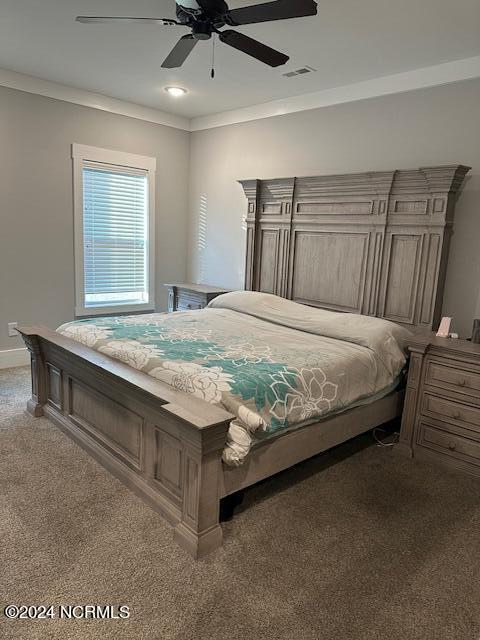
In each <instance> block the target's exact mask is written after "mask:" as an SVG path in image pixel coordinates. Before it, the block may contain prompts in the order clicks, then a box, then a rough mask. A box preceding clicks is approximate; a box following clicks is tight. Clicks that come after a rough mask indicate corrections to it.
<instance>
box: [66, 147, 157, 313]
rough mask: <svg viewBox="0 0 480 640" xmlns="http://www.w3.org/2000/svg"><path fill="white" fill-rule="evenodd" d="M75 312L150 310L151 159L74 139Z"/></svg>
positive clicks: (152, 302) (153, 162) (151, 275)
mask: <svg viewBox="0 0 480 640" xmlns="http://www.w3.org/2000/svg"><path fill="white" fill-rule="evenodd" d="M72 155H73V162H74V198H75V207H74V208H75V297H76V315H77V316H86V315H100V314H108V313H117V312H118V313H120V312H123V311H140V310H153V309H154V306H155V301H154V282H153V275H154V217H155V205H154V196H155V159H154V158H148V157H145V156H137V155H133V154H129V153H121V152H117V151H109V150H107V149H98V148H96V147H87V146H84V145H79V144H74V145H73V147H72Z"/></svg>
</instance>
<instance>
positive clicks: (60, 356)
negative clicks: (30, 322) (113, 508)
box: [19, 327, 233, 557]
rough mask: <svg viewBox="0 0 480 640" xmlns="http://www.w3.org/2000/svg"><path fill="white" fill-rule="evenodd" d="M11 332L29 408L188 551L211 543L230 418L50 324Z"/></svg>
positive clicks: (218, 540)
mask: <svg viewBox="0 0 480 640" xmlns="http://www.w3.org/2000/svg"><path fill="white" fill-rule="evenodd" d="M19 331H20V333H21V334H22V336H23V338H24V341H25V343H26V345H27V348H28V350H29V351H30V354H31V363H32V398H31V399H30V400H29V402H28V407H27V408H28V410H29V411H30V413H32V414H33V415H34V416H41V415H44V414H45V415H46V416H48V417H49V418H50V419H51V420H53V421H54V422H55V423H56V424H57V425H58V426H60V428H61V429H62V430H64V431H65V432H66V433H68V434H69V435H70V436H71V437H72V438H73V439H74V440H75V441H76V442H77V443H78V444H79V445H80V446H81V447H83V448H84V449H86V450H87V451H88V452H89V453H90V454H91V455H92V456H93V457H95V458H96V459H97V460H98V461H99V462H100V463H101V464H102V465H103V466H104V467H106V468H107V469H108V470H109V471H111V472H112V473H113V474H115V475H116V476H117V477H118V478H119V479H120V480H121V481H122V482H123V483H124V484H126V485H127V486H128V487H129V488H130V489H132V490H133V491H135V492H136V493H137V494H139V495H140V496H141V497H142V498H143V499H145V500H146V501H147V502H148V503H149V504H150V505H152V506H153V507H154V508H155V509H156V510H157V511H159V512H161V513H162V514H163V515H164V516H165V517H166V518H167V519H168V520H169V522H171V523H172V524H173V525H174V526H175V537H176V539H177V540H178V542H179V543H180V544H181V545H182V546H183V547H184V548H185V549H187V551H188V552H189V553H190V554H191V555H192V556H194V557H199V556H201V555H204V554H206V553H208V552H210V551H211V550H213V549H215V548H216V547H219V546H220V545H221V544H222V529H221V527H220V524H219V506H220V497H221V496H220V489H219V487H221V485H222V483H221V481H220V474H221V473H222V463H221V453H222V450H223V448H224V446H225V442H226V439H227V430H228V426H229V423H230V421H231V420H232V418H233V416H231V415H230V414H229V413H227V412H225V411H223V410H222V409H220V408H218V407H216V406H212V405H210V404H208V403H206V402H203V401H202V400H198V399H196V398H193V397H191V396H188V395H186V394H184V393H181V392H178V391H175V390H174V389H172V388H171V387H169V386H167V385H165V384H163V383H161V382H160V381H156V380H154V379H153V378H151V377H149V376H147V375H145V374H143V373H141V372H139V371H136V370H134V369H132V368H131V367H129V366H127V365H124V364H122V363H120V362H118V361H116V360H113V359H112V358H109V357H108V356H105V355H103V354H101V353H97V352H96V351H94V350H92V349H89V348H88V347H84V346H83V345H81V344H79V343H77V342H75V341H73V340H70V339H68V338H65V337H64V336H62V335H60V334H58V333H56V332H54V331H50V330H48V329H45V328H43V327H25V328H21V329H19ZM52 455H54V453H52Z"/></svg>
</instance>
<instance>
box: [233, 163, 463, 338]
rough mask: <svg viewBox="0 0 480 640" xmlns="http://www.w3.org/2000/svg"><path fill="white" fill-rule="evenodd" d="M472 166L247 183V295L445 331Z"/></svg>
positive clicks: (418, 328)
mask: <svg viewBox="0 0 480 640" xmlns="http://www.w3.org/2000/svg"><path fill="white" fill-rule="evenodd" d="M468 171H469V167H464V166H462V165H455V166H445V167H431V168H426V169H417V170H412V171H379V172H368V173H357V174H351V175H340V176H315V177H309V178H282V179H275V180H245V181H241V184H242V186H243V188H244V190H245V194H246V196H247V199H248V214H247V259H246V281H245V288H246V289H249V290H254V291H264V292H268V293H275V294H277V295H279V296H282V297H285V298H290V299H292V300H295V301H297V302H301V303H304V304H308V305H313V306H318V307H322V308H325V309H333V310H337V311H348V312H351V313H361V314H365V315H372V316H378V317H381V318H386V319H388V320H393V321H394V322H398V323H400V324H403V325H405V326H406V327H407V328H409V329H411V330H413V331H422V330H426V329H432V328H435V327H436V326H437V324H438V321H439V317H440V313H441V305H442V298H443V288H444V283H445V271H446V265H447V260H448V249H449V241H450V235H451V229H452V224H453V214H454V209H455V200H456V193H457V191H458V190H459V188H460V186H461V184H462V182H463V180H464V178H465V175H466V174H467V173H468Z"/></svg>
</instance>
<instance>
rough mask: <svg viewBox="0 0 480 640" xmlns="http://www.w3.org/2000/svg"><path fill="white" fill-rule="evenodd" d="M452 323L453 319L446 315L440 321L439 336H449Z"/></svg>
mask: <svg viewBox="0 0 480 640" xmlns="http://www.w3.org/2000/svg"><path fill="white" fill-rule="evenodd" d="M451 324H452V319H451V318H447V317H444V318H442V321H441V323H440V327H439V328H438V331H437V338H448V336H449V335H450V325H451Z"/></svg>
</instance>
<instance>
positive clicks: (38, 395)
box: [19, 330, 47, 418]
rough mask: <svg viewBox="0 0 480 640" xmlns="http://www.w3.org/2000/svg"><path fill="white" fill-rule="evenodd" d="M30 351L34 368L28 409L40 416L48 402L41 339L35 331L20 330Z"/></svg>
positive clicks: (32, 367) (34, 414)
mask: <svg viewBox="0 0 480 640" xmlns="http://www.w3.org/2000/svg"><path fill="white" fill-rule="evenodd" d="M19 332H20V333H21V334H22V337H23V340H24V342H25V345H26V347H27V349H28V351H29V352H30V360H31V364H32V366H31V369H32V397H31V398H30V399H29V400H28V402H27V411H28V412H29V413H31V414H32V416H35V418H39V417H40V416H43V405H44V404H45V403H46V402H47V368H46V365H45V358H44V357H43V353H42V349H41V346H40V340H39V339H38V336H37V335H36V334H35V333H29V332H28V331H26V330H19Z"/></svg>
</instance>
